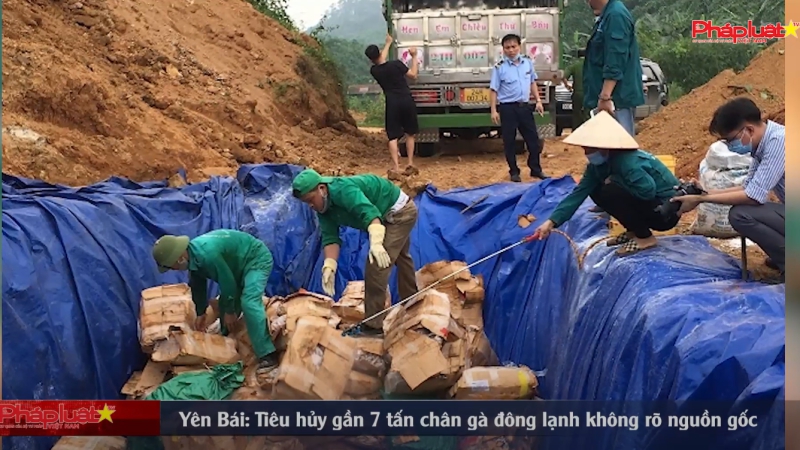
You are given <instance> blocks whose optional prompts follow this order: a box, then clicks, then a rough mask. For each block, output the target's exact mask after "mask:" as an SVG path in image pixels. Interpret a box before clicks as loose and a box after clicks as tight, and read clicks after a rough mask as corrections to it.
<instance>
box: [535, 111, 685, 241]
mask: <svg viewBox="0 0 800 450" xmlns="http://www.w3.org/2000/svg"><path fill="white" fill-rule="evenodd" d="M564 143H565V144H570V145H578V146H581V147H583V150H584V152H585V153H586V158H587V159H588V160H589V164H588V165H587V166H586V170H585V171H584V172H583V177H582V178H581V181H580V182H579V183H578V185H577V186H576V187H575V189H574V190H573V191H572V193H570V194H569V195H568V196H567V197H566V198H564V200H562V201H561V203H559V204H558V206H557V207H556V209H555V210H554V211H553V213H552V214H550V218H549V219H548V220H547V221H545V222H544V223H543V224H542V225H541V226H539V228H538V229H537V230H536V232H537V233H538V235H539V237H540V238H545V237H547V236H548V235H549V234H550V231H552V229H553V228H557V227H559V226H560V225H562V224H563V223H564V222H566V221H567V220H569V219H570V218H571V217H572V216H573V214H575V211H577V210H578V207H580V206H581V204H583V202H584V200H586V197H591V198H592V200H593V201H594V202H595V203H596V204H597V205H598V206H600V207H601V208H603V210H605V211H607V212H608V214H610V215H611V216H612V217H614V218H616V219H617V220H618V221H619V223H620V224H622V226H624V227H625V230H626V231H625V232H624V233H622V234H620V235H619V236H615V237H614V238H612V239H611V240H610V241H609V242H608V244H609V245H611V246H614V245H620V246H621V247H620V248H619V249H618V250H617V254H618V255H620V256H627V255H631V254H634V253H636V252H639V251H641V250H645V249H648V248H653V247H655V246H656V245H657V244H658V241H657V240H656V238H655V236H653V233H652V231H651V230H657V231H666V230H670V229H672V228H674V227H675V225H677V224H678V219H679V217H678V215H677V214H676V213H672V214H662V213H661V212H659V211H658V208H659V206H661V205H664V204H666V203H668V202H669V201H670V199H671V198H672V197H673V196H674V195H675V194H676V191H675V186H678V185H679V184H680V182H679V181H678V179H677V178H675V175H673V174H672V172H670V170H669V169H668V168H667V166H665V165H664V163H662V162H661V161H660V160H658V159H657V158H656V157H654V156H653V155H651V154H649V153H647V152H644V151H642V150H639V145H638V144H637V143H636V141H635V140H634V139H633V137H632V136H631V135H629V134H628V133H627V132H626V131H625V129H624V128H622V126H621V125H620V124H619V123H618V122H617V121H615V120H614V118H613V117H611V116H610V115H609V114H608V113H606V112H605V111H603V112H600V113H599V114H598V115H596V116H594V117H592V118H591V119H589V120H588V121H586V123H584V124H583V125H582V126H581V127H580V128H578V129H577V130H575V132H573V133H571V134H570V135H569V136H567V138H566V139H564Z"/></svg>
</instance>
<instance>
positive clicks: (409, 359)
mask: <svg viewBox="0 0 800 450" xmlns="http://www.w3.org/2000/svg"><path fill="white" fill-rule="evenodd" d="M451 311H452V310H451V302H450V299H449V297H448V296H447V295H446V294H444V293H442V292H439V291H437V290H431V291H428V292H427V293H426V294H424V295H423V296H421V297H420V298H419V299H417V300H415V301H412V302H410V303H409V304H408V305H405V306H404V307H400V308H397V311H396V312H393V314H390V317H387V320H386V321H385V322H384V332H385V335H386V337H385V339H384V346H385V348H386V349H387V351H388V353H389V357H390V359H391V369H390V371H389V373H388V374H387V375H386V379H385V381H384V389H385V390H386V392H387V393H390V394H412V393H413V394H430V393H436V392H440V391H447V389H449V388H450V387H451V386H452V385H453V384H454V383H455V382H456V380H457V379H458V377H459V376H460V374H461V370H462V369H463V367H464V359H465V357H466V353H467V344H468V341H467V340H466V338H467V333H466V330H464V329H463V328H461V327H460V326H459V325H458V323H457V322H456V321H455V320H454V319H453V318H452V317H451Z"/></svg>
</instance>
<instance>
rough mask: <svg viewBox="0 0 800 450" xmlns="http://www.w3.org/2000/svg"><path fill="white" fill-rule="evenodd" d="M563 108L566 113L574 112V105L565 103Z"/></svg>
mask: <svg viewBox="0 0 800 450" xmlns="http://www.w3.org/2000/svg"><path fill="white" fill-rule="evenodd" d="M561 107H562V108H563V109H564V110H565V111H572V103H564V104H563V105H561Z"/></svg>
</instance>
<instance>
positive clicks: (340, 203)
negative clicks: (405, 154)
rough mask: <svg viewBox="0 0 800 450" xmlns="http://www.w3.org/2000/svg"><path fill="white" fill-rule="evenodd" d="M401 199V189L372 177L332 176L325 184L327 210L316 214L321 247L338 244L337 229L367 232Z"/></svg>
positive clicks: (366, 175)
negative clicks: (326, 189)
mask: <svg viewBox="0 0 800 450" xmlns="http://www.w3.org/2000/svg"><path fill="white" fill-rule="evenodd" d="M398 198H400V188H399V187H397V186H395V185H394V183H392V182H391V181H389V180H387V179H386V178H383V177H379V176H377V175H372V174H364V175H356V176H352V177H335V178H333V181H331V182H330V183H328V202H329V203H328V210H327V211H326V212H325V213H318V215H319V227H320V229H321V233H322V246H323V247H325V246H326V245H330V244H341V243H342V241H341V239H339V227H341V226H348V227H351V228H356V229H359V230H362V231H366V230H367V227H368V226H369V224H370V222H372V221H373V220H375V219H383V217H384V216H385V215H386V213H387V212H389V210H390V209H391V208H392V206H394V204H395V203H396V202H397V199H398Z"/></svg>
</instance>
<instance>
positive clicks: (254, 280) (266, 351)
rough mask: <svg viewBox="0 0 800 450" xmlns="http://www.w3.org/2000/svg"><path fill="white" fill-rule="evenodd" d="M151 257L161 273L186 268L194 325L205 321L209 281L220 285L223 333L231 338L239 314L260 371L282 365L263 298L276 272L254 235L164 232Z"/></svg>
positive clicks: (228, 231)
mask: <svg viewBox="0 0 800 450" xmlns="http://www.w3.org/2000/svg"><path fill="white" fill-rule="evenodd" d="M153 258H154V259H155V260H156V264H158V269H159V271H160V272H162V273H163V272H166V271H168V270H188V271H189V287H190V288H191V289H192V301H193V302H194V304H195V307H196V309H197V323H196V324H195V328H197V327H199V326H200V324H202V323H204V322H205V317H204V315H205V313H206V308H207V307H208V297H207V295H208V280H213V281H215V282H217V284H218V285H219V290H220V295H219V302H218V304H217V308H215V309H218V310H219V317H220V325H221V328H222V334H223V335H225V336H227V335H228V332H229V330H230V329H231V327H232V326H233V325H234V324H235V323H236V320H237V319H238V318H239V315H240V314H243V315H244V322H245V324H246V325H247V334H248V336H249V337H250V342H251V343H252V345H253V350H254V352H255V354H256V356H257V357H258V368H257V371H259V372H267V371H270V370H272V369H274V368H275V367H277V366H278V363H279V360H278V354H277V352H276V351H275V345H274V344H273V342H272V339H271V337H270V335H269V327H268V323H267V316H266V313H265V308H264V302H263V296H264V291H265V289H266V287H267V280H268V279H269V275H270V272H272V253H270V251H269V249H268V248H267V246H266V245H265V244H264V243H263V242H261V241H260V240H258V239H256V238H255V237H253V236H251V235H250V234H247V233H244V232H241V231H235V230H214V231H211V232H209V233H206V234H203V235H201V236H198V237H196V238H194V239H192V240H189V237H188V236H172V235H166V236H162V237H161V238H160V239H158V240H157V241H156V243H155V245H153Z"/></svg>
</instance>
